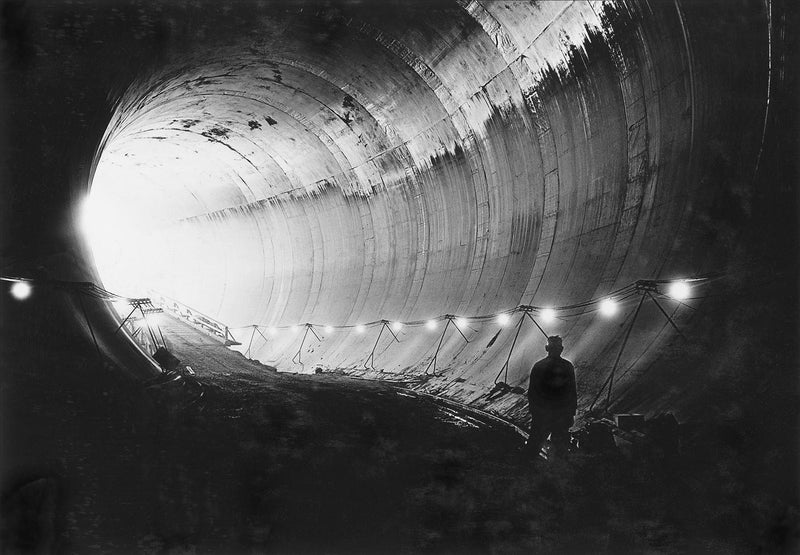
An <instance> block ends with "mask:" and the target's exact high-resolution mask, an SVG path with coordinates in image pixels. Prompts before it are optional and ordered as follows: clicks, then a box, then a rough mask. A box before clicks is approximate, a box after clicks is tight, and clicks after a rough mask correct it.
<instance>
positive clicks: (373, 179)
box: [90, 1, 770, 416]
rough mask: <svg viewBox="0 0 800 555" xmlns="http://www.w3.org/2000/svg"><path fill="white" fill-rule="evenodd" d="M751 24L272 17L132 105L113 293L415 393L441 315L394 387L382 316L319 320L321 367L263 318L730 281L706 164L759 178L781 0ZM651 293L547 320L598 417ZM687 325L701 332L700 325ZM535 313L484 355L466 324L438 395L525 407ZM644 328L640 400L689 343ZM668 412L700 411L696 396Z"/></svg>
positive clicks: (486, 7)
mask: <svg viewBox="0 0 800 555" xmlns="http://www.w3.org/2000/svg"><path fill="white" fill-rule="evenodd" d="M738 8H740V10H741V11H740V12H739V16H740V17H738V18H733V17H732V18H730V20H726V23H725V24H719V22H718V25H717V27H713V26H712V27H708V26H707V24H708V22H709V21H712V20H714V16H715V12H714V10H711V9H709V6H708V5H707V4H706V5H703V4H692V3H687V2H646V1H642V2H639V1H629V2H602V3H581V2H538V3H537V2H531V3H527V2H478V1H471V2H453V3H437V4H436V5H435V7H434V8H431V7H429V6H423V5H417V4H409V5H402V4H391V5H381V6H380V9H375V6H373V5H369V4H357V5H342V6H335V7H329V8H325V9H318V8H315V9H307V10H304V9H302V7H297V6H295V7H291V8H289V9H286V10H283V11H279V12H278V13H270V14H265V13H259V14H258V16H257V17H256V18H254V20H253V21H252V22H251V27H250V28H248V29H247V30H246V32H243V33H242V36H240V37H238V38H235V39H230V40H225V41H222V42H224V44H213V45H211V46H209V45H206V49H205V50H204V49H203V46H202V45H201V44H195V45H192V47H191V48H189V47H186V52H187V53H186V54H181V55H180V56H176V57H175V58H174V59H172V60H170V61H169V63H167V64H165V66H164V67H162V68H158V69H156V70H155V71H154V72H153V73H151V74H149V75H142V76H141V77H140V78H139V79H138V80H137V81H135V82H134V84H133V85H132V86H131V88H130V89H128V91H127V92H126V93H125V95H124V97H123V98H122V100H121V102H120V104H119V106H118V108H117V110H116V113H115V114H114V117H113V118H112V122H111V124H110V126H109V128H108V131H107V135H106V137H105V139H104V142H103V145H102V148H101V149H100V150H99V152H98V154H97V157H96V159H95V164H96V168H95V172H94V176H93V180H92V185H91V187H92V192H91V195H92V200H91V201H90V202H92V203H93V205H92V206H93V207H94V210H93V214H94V217H93V222H92V225H94V226H95V231H98V230H99V231H100V232H101V233H102V234H103V237H104V240H103V241H101V244H97V243H95V244H94V245H93V246H94V258H95V261H96V262H97V264H98V268H99V271H100V276H101V277H102V279H103V281H104V283H105V285H106V287H108V288H109V289H112V290H115V291H118V292H120V293H123V294H139V293H140V291H138V290H136V287H137V286H141V285H142V284H144V286H145V287H148V288H152V289H153V290H155V291H158V292H160V293H163V294H165V295H167V296H170V297H174V298H176V299H178V300H180V301H182V302H183V303H185V304H187V305H189V306H192V307H195V308H197V309H198V310H201V311H203V312H205V313H207V314H208V315H210V316H213V317H215V318H217V319H219V320H221V321H222V322H225V323H226V324H228V325H229V326H231V327H232V328H237V329H234V330H233V331H234V334H235V335H236V336H237V338H239V340H240V341H242V343H243V346H242V347H241V349H242V350H243V351H245V350H249V354H250V356H252V357H253V358H257V359H259V360H262V361H264V362H266V363H268V364H272V365H275V366H277V367H278V368H279V369H281V370H292V371H297V370H302V371H312V370H313V368H315V367H316V366H322V367H324V368H327V369H335V368H344V369H349V370H350V371H352V372H353V373H355V374H357V375H370V376H372V377H387V374H386V373H388V374H389V376H388V377H391V378H393V379H397V378H402V379H412V380H413V379H419V378H421V377H424V374H425V368H426V367H427V366H428V363H429V362H430V360H431V357H432V356H433V354H434V351H435V349H436V346H437V344H438V341H439V338H440V332H441V330H442V326H443V325H444V322H439V328H438V330H437V331H434V332H431V331H428V330H426V329H425V328H424V327H422V326H419V327H408V326H407V327H406V328H404V329H403V331H402V332H401V334H400V335H399V337H400V339H401V340H402V342H401V343H399V344H397V343H392V342H391V341H390V337H389V335H388V334H386V333H384V334H383V336H382V339H381V343H380V345H379V348H378V349H377V350H376V352H375V360H374V365H375V367H376V368H377V369H378V370H379V371H382V372H384V373H380V372H364V371H359V370H357V369H358V368H363V365H364V362H365V361H366V359H367V356H368V355H369V353H370V351H371V349H372V347H373V344H374V342H375V339H376V337H377V334H378V331H379V326H373V327H370V328H368V329H367V331H366V333H364V334H357V333H355V331H354V330H353V329H352V328H349V329H347V330H337V331H334V332H333V333H325V332H324V331H322V330H321V329H318V333H320V334H321V335H322V336H324V338H323V340H322V341H318V340H316V338H315V337H313V336H311V335H309V337H308V338H307V340H306V342H305V345H304V349H303V352H302V353H301V356H302V361H303V366H302V367H301V366H300V365H297V364H296V363H295V362H293V360H292V357H293V356H294V355H295V353H296V352H297V349H298V346H299V344H300V337H301V334H302V332H300V333H295V334H292V333H291V332H289V331H288V330H284V331H281V332H280V333H279V334H278V335H277V336H275V337H271V336H270V337H268V338H267V339H268V340H267V341H265V340H264V339H263V338H262V337H261V336H260V334H258V335H252V336H251V332H252V328H250V329H247V328H246V327H245V326H248V325H252V324H258V325H260V326H264V327H267V326H288V325H292V324H303V323H305V322H313V323H318V324H322V325H324V324H332V325H346V326H353V325H356V324H359V323H365V322H370V321H375V320H380V319H382V318H385V319H387V320H391V321H395V320H400V321H406V322H407V321H416V320H426V319H428V318H432V317H436V316H440V315H442V314H455V315H461V316H473V315H484V314H494V313H497V312H500V311H504V310H509V309H512V308H513V307H515V306H517V305H519V304H532V305H536V306H561V305H569V304H574V303H579V302H582V301H586V300H588V299H592V298H597V297H600V296H603V295H606V294H608V293H610V292H612V291H614V290H616V289H618V288H620V287H622V286H624V285H626V284H628V283H630V282H631V281H633V280H636V279H639V278H664V279H668V278H684V277H692V276H696V275H703V274H706V273H711V272H717V271H719V270H720V268H722V267H724V265H725V261H726V257H727V255H728V250H727V249H728V248H729V245H726V244H721V243H709V242H705V241H704V240H703V239H704V237H705V236H704V235H703V226H702V221H703V219H704V217H705V216H706V211H707V210H708V208H709V207H710V206H711V205H712V204H713V203H714V202H715V201H716V200H718V198H719V194H720V191H723V190H725V189H726V188H727V187H730V186H731V183H726V182H724V181H723V180H714V179H709V177H708V176H709V173H710V172H711V171H712V170H711V169H710V168H709V164H708V160H709V158H713V156H712V154H713V152H714V149H722V150H724V151H725V152H726V154H727V155H728V156H729V157H730V158H731V159H732V160H733V162H731V164H732V165H733V166H734V167H735V168H736V172H733V173H741V174H743V175H745V174H747V175H752V172H753V171H754V168H755V164H756V160H757V158H758V155H759V144H760V141H761V140H762V138H763V137H762V130H763V122H764V118H765V117H766V107H767V98H768V95H769V77H770V75H769V72H768V68H769V66H768V57H769V31H770V29H769V22H768V17H767V16H768V8H769V5H768V4H767V5H762V4H753V3H749V4H742V5H740V6H738ZM717 15H718V14H717ZM221 24H222V25H224V22H222V23H221ZM740 25H741V26H746V28H747V29H749V30H750V31H749V34H748V35H746V36H747V40H742V41H739V42H737V35H736V32H735V31H736V29H737V28H738V27H737V26H740ZM754 28H755V29H759V31H758V32H753V31H752V29H754ZM721 40H722V41H724V42H723V44H724V46H725V48H730V49H731V50H730V51H729V52H728V53H725V54H721V51H722V52H724V50H725V49H724V48H721V44H720V42H719V41H721ZM713 46H716V48H714V47H713ZM198 49H199V50H198ZM190 51H191V53H189V52H190ZM731 53H735V54H737V55H736V56H735V63H736V65H737V69H736V71H735V74H732V73H729V71H730V68H731V67H732V66H733V60H732V59H730V58H732V57H733V56H732V54H731ZM741 75H747V79H748V81H747V82H746V83H745V84H743V85H742V84H740V85H741V86H739V87H738V88H737V89H735V90H734V89H728V88H726V86H727V85H729V84H730V80H731V79H736V78H737V76H741ZM734 115H735V116H736V117H735V118H734V117H733V116H734ZM720 142H722V143H723V144H722V145H721V144H720ZM698 222H700V223H698ZM132 272H137V275H136V279H134V280H129V279H127V278H128V277H130V276H131V275H132V274H131V273H132ZM636 301H637V299H636V298H630V299H628V300H627V301H625V303H624V305H623V309H622V311H621V313H620V314H619V315H617V316H616V317H615V318H613V319H610V320H609V319H605V318H602V317H599V316H598V315H597V314H596V313H595V312H592V313H587V314H584V315H573V316H570V317H568V318H564V319H563V320H558V321H556V322H555V323H552V324H544V323H543V325H544V326H545V328H546V330H547V331H548V332H549V333H558V334H560V335H562V336H563V337H564V340H565V344H566V345H567V350H566V353H565V355H566V356H568V357H569V358H571V359H573V360H574V361H575V362H576V363H577V366H578V381H579V389H580V392H579V393H580V396H581V405H582V406H583V408H586V406H587V405H588V404H589V402H591V400H592V398H593V396H594V393H595V392H596V391H597V390H598V388H599V387H600V385H601V384H602V382H603V380H605V378H606V376H607V373H608V370H609V368H610V366H611V364H612V363H613V361H614V357H615V355H616V349H617V345H618V342H619V340H620V338H621V335H622V333H623V328H622V323H623V322H624V321H625V317H626V315H627V316H628V317H630V314H631V312H632V311H633V309H634V308H635V303H636ZM697 302H699V301H694V303H695V304H696V303H697ZM669 309H670V311H671V314H672V315H673V317H674V318H675V319H676V321H677V322H678V323H679V325H680V324H689V323H690V322H689V321H690V319H691V317H692V311H691V310H688V309H680V307H678V306H677V305H675V304H672V305H669ZM516 318H517V317H515V318H514V319H512V323H511V324H510V325H508V326H506V327H505V328H502V331H501V328H500V327H499V326H498V325H497V324H496V323H494V322H491V321H488V322H481V323H477V324H475V325H473V326H472V328H473V329H470V330H466V331H465V333H466V334H467V337H468V338H469V339H470V343H466V342H464V340H463V339H462V337H461V336H460V335H459V334H458V333H457V332H456V331H455V330H453V329H452V328H451V329H450V330H449V331H448V334H447V336H446V337H445V339H444V342H443V344H442V351H441V353H440V354H439V357H438V359H437V369H438V371H439V373H440V375H438V376H434V377H425V380H424V381H423V383H421V384H420V386H419V387H421V388H422V389H423V390H426V391H430V392H433V393H437V394H441V395H445V396H448V397H451V398H454V399H457V400H460V401H463V402H467V403H471V404H473V405H475V406H478V407H481V408H488V409H491V410H495V411H498V412H500V413H502V414H506V415H509V416H519V415H521V414H522V413H523V412H524V410H525V404H524V396H522V395H517V394H508V395H502V396H490V395H489V393H490V391H491V389H492V387H493V385H494V381H495V379H496V378H497V374H498V371H499V370H500V368H501V367H502V365H503V363H504V362H505V360H506V357H507V356H508V352H509V349H510V348H511V343H512V341H513V338H514V328H513V324H514V323H516ZM640 318H641V324H640V325H639V326H637V328H636V330H635V331H634V334H633V336H632V339H631V342H630V347H629V349H628V351H627V354H626V356H625V357H624V359H623V361H622V362H623V364H622V367H623V368H627V369H628V371H627V372H625V373H624V375H623V376H622V377H621V378H620V380H619V382H618V383H619V386H620V391H623V392H624V391H625V386H626V384H629V383H630V382H632V381H635V380H637V379H639V378H640V376H638V375H637V372H638V370H640V369H642V368H646V367H647V364H648V363H650V362H652V361H653V360H654V359H657V358H658V357H659V355H660V353H661V351H662V350H663V349H664V348H666V347H667V346H669V345H670V342H671V341H673V340H675V335H674V333H673V331H672V329H671V328H670V327H669V326H668V324H667V323H666V321H665V319H664V318H663V317H662V316H661V314H660V313H659V312H658V311H657V309H656V308H655V307H654V306H652V305H651V304H648V305H645V307H644V308H643V312H642V315H641V316H640ZM498 331H501V332H500V334H499V335H498V336H497V337H496V338H495V335H496V334H497V332H498ZM251 337H253V338H254V340H253V342H252V344H250V341H249V340H250V338H251ZM542 346H543V336H542V335H541V334H540V333H539V332H538V331H536V330H535V329H534V328H533V326H532V325H531V324H530V323H527V324H526V325H525V327H524V328H523V330H522V333H521V334H520V336H519V340H518V342H517V345H516V347H515V350H514V356H513V357H512V358H511V364H510V366H509V370H508V377H507V381H508V382H509V384H510V385H512V386H513V385H522V386H523V387H526V385H527V383H526V382H527V373H528V371H529V368H530V363H531V361H532V360H535V359H536V358H538V357H540V356H541V355H543V354H544V353H543V349H542ZM634 361H635V362H636V366H635V367H633V369H632V370H631V367H630V365H631V364H632V363H633V362H634ZM502 379H505V378H502ZM623 395H624V393H623ZM663 395H664V397H665V398H666V400H665V402H666V403H667V404H668V405H671V406H673V407H676V408H678V409H680V399H679V397H680V393H679V392H673V393H671V392H669V391H664V393H663ZM670 395H672V397H670ZM662 400H663V399H662Z"/></svg>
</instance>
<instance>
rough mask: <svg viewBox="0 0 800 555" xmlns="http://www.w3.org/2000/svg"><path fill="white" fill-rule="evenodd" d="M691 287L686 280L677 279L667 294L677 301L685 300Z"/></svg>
mask: <svg viewBox="0 0 800 555" xmlns="http://www.w3.org/2000/svg"><path fill="white" fill-rule="evenodd" d="M690 292H691V287H689V285H688V284H687V283H686V282H684V281H676V282H673V283H671V284H670V286H669V289H668V291H667V294H668V295H669V296H670V297H672V298H673V299H675V300H676V301H683V300H686V299H688V298H689V293H690Z"/></svg>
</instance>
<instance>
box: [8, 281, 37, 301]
mask: <svg viewBox="0 0 800 555" xmlns="http://www.w3.org/2000/svg"><path fill="white" fill-rule="evenodd" d="M32 291H33V287H31V284H30V283H28V282H26V281H17V282H16V283H14V285H12V286H11V296H12V297H14V298H15V299H17V300H18V301H24V300H25V299H27V298H28V297H30V296H31V292H32Z"/></svg>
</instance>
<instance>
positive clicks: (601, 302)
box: [230, 277, 710, 336]
mask: <svg viewBox="0 0 800 555" xmlns="http://www.w3.org/2000/svg"><path fill="white" fill-rule="evenodd" d="M708 279H710V278H703V277H701V278H690V279H674V280H637V281H635V282H632V283H630V284H628V285H626V286H624V287H620V288H619V289H616V290H614V291H612V292H610V293H608V294H606V295H603V296H599V297H594V298H592V299H589V300H587V301H583V302H579V303H572V304H566V305H551V306H547V305H545V306H535V305H523V304H520V305H517V306H515V307H513V308H509V309H506V310H501V311H498V312H495V313H492V314H479V315H471V316H469V315H455V314H441V315H438V316H433V317H431V318H428V319H425V320H410V321H402V320H387V319H380V320H372V321H368V322H361V323H355V324H323V323H312V322H306V323H302V324H289V325H280V326H277V325H272V326H265V325H261V324H248V325H243V326H231V327H230V329H233V330H238V329H258V330H264V331H266V332H267V333H268V334H269V335H273V336H274V335H276V334H277V333H278V332H280V331H290V332H295V333H296V332H300V331H301V330H311V331H312V332H314V331H316V330H322V331H324V332H325V333H328V334H330V333H333V332H336V331H345V330H352V331H354V332H356V333H357V334H362V333H365V332H366V331H367V330H368V329H369V328H373V327H376V326H381V330H383V327H384V326H387V327H388V328H389V329H390V330H391V331H392V332H395V333H397V332H399V331H401V330H403V329H404V328H406V327H409V328H414V327H421V326H424V327H425V328H426V329H428V330H430V331H435V330H437V329H440V324H442V323H445V327H447V326H448V325H449V324H450V323H452V324H454V325H455V326H456V329H457V330H458V331H462V330H465V329H467V328H469V326H470V325H471V324H480V323H485V322H491V321H494V322H495V323H496V324H498V325H500V326H507V325H508V324H509V323H510V322H511V320H512V316H514V315H515V314H528V315H530V316H532V317H533V318H535V319H534V322H536V320H539V321H541V322H543V323H552V322H554V321H555V320H557V319H563V318H572V317H577V316H584V315H586V314H591V313H595V312H597V313H600V314H601V315H603V316H607V317H610V316H614V315H615V314H616V313H617V312H618V310H619V309H620V306H621V305H622V304H624V303H625V301H627V300H629V299H631V298H633V297H636V296H637V295H639V294H640V293H641V292H642V291H648V292H651V293H652V294H653V295H654V296H656V297H659V298H667V299H671V300H674V301H677V302H681V303H683V304H685V303H684V301H686V300H690V299H691V298H692V297H690V296H689V295H690V294H691V292H692V290H693V288H694V287H695V286H697V285H701V284H704V283H705V282H706V281H707V280H708ZM662 286H665V287H666V292H664V291H662V290H661V287H662ZM687 306H688V305H687ZM537 325H538V322H537Z"/></svg>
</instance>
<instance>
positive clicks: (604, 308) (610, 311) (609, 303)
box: [600, 299, 618, 316]
mask: <svg viewBox="0 0 800 555" xmlns="http://www.w3.org/2000/svg"><path fill="white" fill-rule="evenodd" d="M617 308H618V305H617V303H616V301H614V300H613V299H603V300H602V301H601V302H600V314H602V315H603V316H613V315H614V314H616V313H617Z"/></svg>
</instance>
